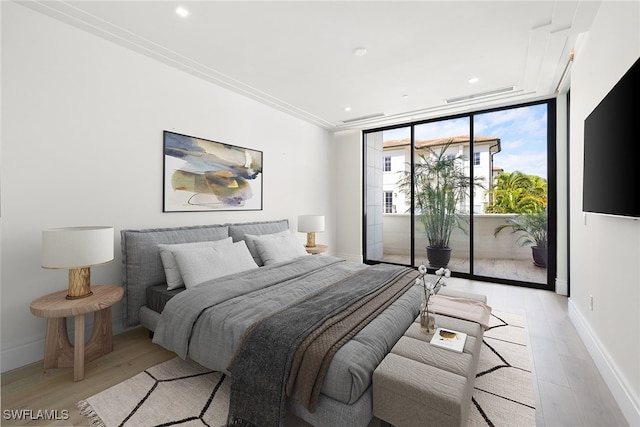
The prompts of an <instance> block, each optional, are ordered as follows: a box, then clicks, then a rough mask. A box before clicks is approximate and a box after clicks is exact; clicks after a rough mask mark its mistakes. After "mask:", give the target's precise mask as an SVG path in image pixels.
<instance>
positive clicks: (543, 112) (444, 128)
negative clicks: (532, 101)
mask: <svg viewBox="0 0 640 427" xmlns="http://www.w3.org/2000/svg"><path fill="white" fill-rule="evenodd" d="M474 120H475V123H474V133H475V135H481V136H495V137H498V138H500V142H501V147H502V150H501V152H500V153H498V154H496V155H495V156H494V158H493V159H494V165H495V166H496V167H499V168H502V169H504V171H505V172H514V171H520V172H524V173H526V174H529V175H537V176H540V177H542V178H544V179H547V104H546V103H543V104H538V105H532V106H528V107H518V108H511V109H507V110H500V111H494V112H489V113H483V114H476V115H475V116H474ZM415 133H416V139H419V140H420V139H435V138H442V137H446V136H458V135H468V134H469V119H468V118H467V117H464V118H459V119H449V120H441V121H437V122H431V123H425V124H422V125H418V126H416V128H415ZM408 137H409V130H408V128H401V129H394V130H391V131H385V132H384V138H385V139H402V138H408Z"/></svg>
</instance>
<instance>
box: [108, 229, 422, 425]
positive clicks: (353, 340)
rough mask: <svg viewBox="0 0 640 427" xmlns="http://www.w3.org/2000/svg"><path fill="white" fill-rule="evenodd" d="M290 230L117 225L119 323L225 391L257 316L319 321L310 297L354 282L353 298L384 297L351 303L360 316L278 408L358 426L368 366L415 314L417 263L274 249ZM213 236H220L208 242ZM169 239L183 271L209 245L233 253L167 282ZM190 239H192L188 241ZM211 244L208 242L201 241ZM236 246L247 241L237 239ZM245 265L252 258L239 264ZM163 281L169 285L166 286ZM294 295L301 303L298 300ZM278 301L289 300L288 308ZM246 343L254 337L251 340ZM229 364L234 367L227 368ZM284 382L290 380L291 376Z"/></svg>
mask: <svg viewBox="0 0 640 427" xmlns="http://www.w3.org/2000/svg"><path fill="white" fill-rule="evenodd" d="M290 236H295V235H293V234H291V233H290V232H289V224H288V221H287V220H278V221H264V222H251V223H238V224H216V225H204V226H193V227H175V228H159V229H143V230H122V231H121V237H122V255H123V257H122V259H123V282H124V287H125V300H124V304H125V309H124V316H125V324H126V326H135V325H139V324H142V325H143V326H144V327H146V328H147V329H149V330H150V331H152V332H154V342H157V343H159V344H161V345H163V346H164V347H166V348H168V349H170V350H172V351H174V352H176V354H178V355H179V356H180V357H183V358H190V359H192V360H194V361H196V362H198V363H200V364H201V365H203V366H205V367H208V368H210V369H213V370H217V371H222V372H226V373H231V374H232V375H231V377H232V393H233V387H234V385H233V384H234V383H236V382H237V383H238V384H241V381H246V378H244V379H243V378H241V375H240V373H241V372H245V371H246V365H242V363H243V361H245V360H248V359H247V358H248V357H249V356H246V355H245V356H243V352H242V351H239V349H245V348H250V347H251V346H250V341H249V338H250V337H251V336H252V335H258V334H259V333H260V331H262V329H265V328H266V326H265V328H262V326H263V325H265V324H267V323H268V321H267V320H269V321H271V319H275V318H277V317H278V315H279V316H280V317H283V318H287V319H291V318H292V317H290V316H292V315H295V313H297V315H299V316H300V317H299V320H297V321H296V322H288V323H289V324H298V323H304V322H305V321H308V322H310V324H311V323H313V322H315V324H325V323H326V319H327V318H326V317H325V318H322V317H318V318H317V319H313V318H312V316H322V315H321V314H307V313H310V312H311V308H312V307H316V306H318V305H321V306H324V305H330V304H332V303H333V302H334V301H337V302H335V305H336V310H337V309H338V308H337V306H338V305H340V304H342V303H340V301H347V300H348V299H349V298H352V297H350V296H349V295H343V294H341V293H340V292H342V291H340V289H343V288H349V289H350V291H349V292H360V293H361V294H360V297H362V300H367V301H372V302H371V303H372V304H373V303H376V304H377V301H385V302H384V303H382V302H381V303H380V304H379V305H376V307H377V308H376V309H375V310H373V314H362V313H363V312H361V311H362V310H360V308H358V310H355V311H356V312H357V313H360V314H358V315H360V316H364V317H362V319H364V318H367V321H366V322H363V321H361V320H352V321H351V322H352V323H353V324H354V325H353V329H352V330H351V332H350V335H348V336H346V335H345V336H346V338H345V337H342V338H340V339H339V341H340V345H339V346H335V345H333V344H332V345H331V348H333V349H334V350H333V352H334V353H335V354H334V355H332V359H331V360H332V361H331V363H330V364H328V365H327V366H324V367H323V373H322V381H320V382H319V385H318V384H316V385H315V386H312V387H311V389H312V391H309V389H308V388H303V390H304V391H303V392H301V393H302V395H304V396H305V397H306V400H305V399H294V398H289V399H288V400H287V402H286V406H287V410H288V411H290V412H291V413H293V414H294V415H296V416H297V417H299V418H301V419H303V420H305V421H307V422H308V423H310V424H312V425H315V426H334V425H350V426H366V425H368V424H369V422H370V421H371V419H372V417H373V414H372V396H371V394H372V393H371V378H372V374H373V371H374V369H375V368H376V366H377V365H378V364H379V363H380V361H382V359H383V358H384V357H385V355H386V354H387V353H388V352H389V351H390V349H391V348H392V347H393V346H394V344H395V343H396V341H397V340H398V339H399V338H400V337H401V336H402V335H403V333H404V332H405V331H406V330H407V328H408V327H409V326H410V325H411V323H412V322H413V321H414V320H415V318H416V317H417V315H418V312H419V304H420V290H419V288H417V287H415V286H413V282H414V281H415V277H416V276H415V275H416V274H417V273H416V272H415V271H414V270H413V269H409V268H405V267H398V266H389V267H387V266H366V265H364V264H360V263H350V262H346V261H344V260H342V259H339V258H336V257H332V256H324V255H322V256H312V255H308V254H306V252H304V251H303V252H300V253H296V252H295V251H294V252H293V253H286V252H287V251H286V250H284V251H283V250H281V248H282V246H277V245H276V243H274V242H280V243H278V244H281V242H282V241H284V240H286V239H290V238H291V237H290ZM293 239H294V240H295V238H293ZM216 242H217V243H216ZM218 244H219V245H220V246H219V247H216V246H215V245H218ZM163 245H171V246H170V247H167V246H163ZM175 245H184V246H185V248H182V247H180V250H175V251H174V252H173V255H174V256H175V259H174V261H175V263H176V264H179V265H180V266H181V267H183V268H182V269H178V270H183V271H186V269H185V268H184V267H185V265H187V266H190V267H189V271H191V270H199V266H200V265H201V264H202V263H201V262H200V261H199V260H200V258H199V256H200V254H205V253H206V254H207V256H210V254H211V251H213V252H214V253H225V254H228V253H229V252H230V251H232V249H231V248H232V247H233V248H236V247H237V248H240V249H239V250H242V253H241V254H240V253H238V255H237V256H235V257H234V258H233V261H230V260H229V259H228V258H227V259H226V260H223V261H222V264H223V265H224V267H221V268H222V269H223V270H225V269H229V270H228V271H230V274H226V273H227V272H228V271H227V270H225V271H224V272H223V273H222V274H223V275H222V276H220V277H217V278H213V279H210V280H207V281H205V282H204V283H202V284H197V283H196V282H198V280H200V279H199V278H198V274H199V273H198V272H197V271H196V272H195V273H194V274H195V276H196V277H195V278H193V277H188V276H185V277H183V279H184V282H185V284H184V285H183V286H180V284H177V285H176V283H175V277H174V276H175V273H176V270H172V268H173V269H175V268H176V266H175V265H173V266H171V265H169V268H167V265H168V264H170V263H169V262H167V257H166V254H167V248H173V247H174V246H175ZM194 245H195V246H196V247H192V246H194ZM197 245H203V248H204V247H206V248H207V249H203V248H199V247H197ZM228 245H232V246H228ZM274 245H275V246H274ZM211 246H214V249H209V248H210V247H211ZM300 246H301V245H300ZM244 247H246V249H247V250H248V251H247V250H245V249H242V248H244ZM183 249H184V250H183ZM172 250H173V249H172ZM233 250H235V249H233ZM161 252H162V256H161ZM282 252H285V253H286V254H285V257H284V258H285V259H281V258H279V257H280V256H281V253H282ZM247 253H248V254H250V256H249V257H247V256H246V254H247ZM221 256H222V255H221ZM240 258H242V259H243V261H242V262H240V264H244V267H243V268H244V269H241V271H237V272H234V271H235V270H234V268H235V266H233V265H232V264H235V263H236V259H240ZM248 258H251V259H248ZM263 258H264V259H263ZM265 260H266V261H265ZM163 261H165V263H164V264H163ZM251 262H255V264H251ZM263 264H264V265H263ZM252 265H253V268H248V267H247V266H252ZM364 282H371V283H374V282H375V283H379V284H376V285H375V291H372V290H369V289H368V288H367V289H365V287H364V284H363V283H364ZM383 282H384V284H383ZM194 283H196V284H197V286H196V285H193V284H194ZM338 284H340V285H344V284H346V285H347V286H338ZM184 286H186V288H187V289H185V287H184ZM170 287H172V288H173V289H168V288H170ZM321 289H322V290H321ZM326 289H329V290H328V291H327V290H326ZM354 289H355V290H354ZM358 289H360V290H358ZM212 290H213V291H212ZM328 292H336V294H335V295H331V294H328ZM323 295H324V296H323ZM327 295H329V296H327ZM336 295H337V296H336ZM373 295H375V297H374V296H373ZM389 295H393V297H392V298H391V297H389ZM364 296H366V298H364ZM360 297H359V298H360ZM322 298H325V299H324V300H322ZM340 298H342V300H340ZM318 301H323V302H320V303H319V302H318ZM294 302H296V304H294ZM303 303H306V304H307V305H306V306H303ZM343 305H344V304H343ZM300 307H303V308H300ZM285 310H293V313H294V314H291V313H290V312H287V311H285ZM295 310H297V311H295ZM274 313H275V314H274ZM335 313H337V311H336V312H335ZM256 325H257V326H256ZM285 326H286V325H285ZM283 328H284V327H283ZM265 333H266V332H265ZM291 333H292V334H294V335H295V334H297V333H298V332H296V331H292V332H291ZM265 336H267V337H269V335H263V336H262V337H260V336H258V337H257V338H255V339H254V342H258V343H259V342H260V341H259V339H263V340H264V339H265ZM272 338H273V337H271V338H268V339H269V340H271V339H272ZM275 338H276V339H277V338H278V336H276V337H275ZM268 342H271V341H268ZM343 342H344V344H343ZM254 347H260V346H259V345H257V344H254ZM283 347H284V346H283ZM278 348H280V347H278ZM247 352H248V350H247V351H245V352H244V353H247ZM271 352H272V351H271V350H270V353H271ZM267 356H268V355H267ZM242 357H244V359H243V358H242ZM260 357H264V356H260ZM274 357H276V356H274ZM300 364H304V362H300ZM233 366H241V367H242V369H239V368H238V369H236V370H235V371H234V370H233V369H232V367H233ZM296 366H297V365H296ZM301 369H302V368H301ZM233 372H235V373H236V374H233ZM247 372H249V371H247ZM255 374H260V372H257V373H252V374H250V375H249V376H250V377H251V378H252V376H253V375H255ZM299 376H300V375H299ZM245 377H246V375H245ZM251 378H250V379H251ZM286 386H287V387H293V385H291V384H286ZM237 387H239V386H237ZM295 387H297V384H295ZM296 390H297V389H296ZM296 393H297V392H296ZM314 396H315V397H314ZM254 397H255V396H254ZM296 397H299V396H296ZM300 401H303V402H305V403H304V404H303V403H300ZM232 406H233V399H232ZM309 408H311V409H309ZM232 409H233V408H232Z"/></svg>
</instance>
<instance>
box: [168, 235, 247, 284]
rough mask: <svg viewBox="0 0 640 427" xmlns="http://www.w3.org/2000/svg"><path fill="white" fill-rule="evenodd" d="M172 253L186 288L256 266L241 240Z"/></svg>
mask: <svg viewBox="0 0 640 427" xmlns="http://www.w3.org/2000/svg"><path fill="white" fill-rule="evenodd" d="M173 255H174V256H175V258H176V263H177V264H178V268H179V269H180V274H181V275H182V279H183V280H184V285H185V286H186V287H187V289H189V288H192V287H194V286H197V285H199V284H201V283H203V282H206V281H207V280H211V279H216V278H218V277H222V276H228V275H229V274H234V273H240V272H241V271H246V270H250V269H252V268H257V267H258V266H257V265H256V263H255V261H254V260H253V258H252V257H251V253H250V252H249V249H247V245H246V243H245V242H244V241H243V240H241V241H239V242H236V243H234V244H232V245H222V246H216V247H206V248H192V249H184V250H178V251H175V252H174V253H173Z"/></svg>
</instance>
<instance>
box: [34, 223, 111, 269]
mask: <svg viewBox="0 0 640 427" xmlns="http://www.w3.org/2000/svg"><path fill="white" fill-rule="evenodd" d="M112 259H113V227H101V226H100V227H65V228H52V229H49V230H43V231H42V266H43V267H44V268H69V269H71V268H80V267H89V266H92V265H96V264H104V263H105V262H109V261H111V260H112Z"/></svg>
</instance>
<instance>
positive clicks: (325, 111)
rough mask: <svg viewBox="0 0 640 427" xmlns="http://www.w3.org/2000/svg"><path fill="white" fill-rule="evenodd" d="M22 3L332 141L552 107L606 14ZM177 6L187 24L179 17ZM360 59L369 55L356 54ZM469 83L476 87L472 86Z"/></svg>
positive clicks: (335, 4)
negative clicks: (401, 126)
mask: <svg viewBox="0 0 640 427" xmlns="http://www.w3.org/2000/svg"><path fill="white" fill-rule="evenodd" d="M23 4H25V5H26V6H28V7H31V8H33V9H36V10H38V11H40V12H43V13H46V14H47V15H49V16H52V17H55V18H57V19H60V20H62V21H64V22H67V23H69V24H71V25H74V26H77V27H79V28H82V29H84V30H87V31H90V32H92V33H94V34H97V35H99V36H101V37H104V38H106V39H109V40H111V41H113V42H115V43H118V44H120V45H123V46H126V47H128V48H130V49H133V50H136V51H138V52H140V53H143V54H145V55H148V56H150V57H153V58H155V59H158V60H160V61H162V62H164V63H167V64H170V65H171V66H174V67H177V68H180V69H182V70H184V71H186V72H188V73H191V74H193V75H196V76H198V77H200V78H203V79H206V80H208V81H211V82H214V83H216V84H219V85H221V86H223V87H226V88H229V89H231V90H233V91H235V92H238V93H241V94H243V95H245V96H249V97H251V98H254V99H257V100H259V101H261V102H263V103H265V104H268V105H270V106H272V107H274V108H277V109H279V110H282V111H286V112H288V113H290V114H292V115H294V116H297V117H300V118H302V119H304V120H307V121H309V122H311V123H314V124H316V125H319V126H322V127H324V128H327V129H331V130H341V129H347V128H367V127H368V128H371V127H378V126H382V125H387V124H393V123H400V122H408V121H412V120H419V119H422V118H427V117H434V116H445V115H449V114H454V113H456V112H462V111H469V110H473V109H474V108H475V109H477V108H478V106H483V107H487V106H499V105H508V104H514V103H518V102H523V101H529V100H535V99H544V98H549V97H551V96H553V95H554V93H555V91H556V89H557V87H558V84H559V82H560V79H561V76H562V75H563V72H564V70H565V68H566V67H567V64H568V63H569V57H570V55H571V50H572V48H574V47H575V46H576V43H579V40H580V38H581V34H582V33H584V32H586V31H588V29H589V26H590V25H591V23H592V21H593V18H594V16H595V14H596V13H597V10H598V7H599V6H600V2H599V1H571V0H561V1H538V0H536V1H491V2H484V1H464V2H463V1H408V2H403V1H371V2H368V1H315V2H313V1H254V2H248V1H206V2H205V1H58V0H43V1H28V2H25V3H23ZM177 6H183V7H185V8H186V9H187V10H188V11H189V16H187V17H180V16H178V15H177V14H176V13H175V9H176V7H177ZM358 48H365V49H366V51H367V53H366V54H365V55H364V56H357V55H355V54H354V51H355V50H356V49H358ZM472 77H476V78H477V79H478V82H477V83H469V79H470V78H472ZM563 86H566V83H563ZM496 91H497V92H498V93H494V94H491V92H496ZM447 100H449V101H448V102H447ZM347 107H348V108H349V109H350V110H349V111H347V110H346V109H347Z"/></svg>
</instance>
